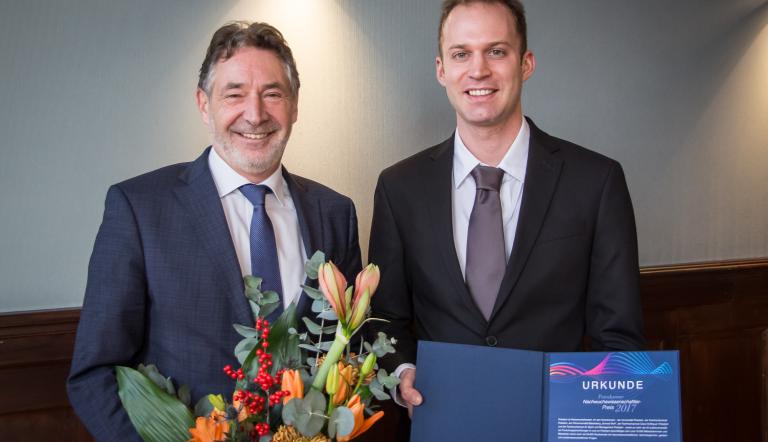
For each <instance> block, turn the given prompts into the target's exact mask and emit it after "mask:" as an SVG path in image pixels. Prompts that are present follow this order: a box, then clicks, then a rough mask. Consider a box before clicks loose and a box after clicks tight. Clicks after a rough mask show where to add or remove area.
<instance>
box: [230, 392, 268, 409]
mask: <svg viewBox="0 0 768 442" xmlns="http://www.w3.org/2000/svg"><path fill="white" fill-rule="evenodd" d="M233 398H234V399H235V400H236V401H240V402H241V403H242V404H243V407H245V409H246V410H248V413H250V414H259V413H261V412H262V411H263V410H264V403H265V402H266V399H264V398H263V397H262V396H258V395H255V394H253V393H251V392H250V391H245V390H238V391H236V392H235V394H234V396H233Z"/></svg>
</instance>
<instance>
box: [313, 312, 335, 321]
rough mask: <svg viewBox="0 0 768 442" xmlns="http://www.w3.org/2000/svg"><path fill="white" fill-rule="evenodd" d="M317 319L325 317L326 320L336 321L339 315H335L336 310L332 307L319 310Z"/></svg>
mask: <svg viewBox="0 0 768 442" xmlns="http://www.w3.org/2000/svg"><path fill="white" fill-rule="evenodd" d="M317 318H318V319H325V320H326V321H338V320H339V317H338V316H337V315H336V312H335V311H333V310H332V309H328V310H325V311H322V312H320V314H318V315H317Z"/></svg>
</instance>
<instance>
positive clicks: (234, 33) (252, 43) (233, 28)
mask: <svg viewBox="0 0 768 442" xmlns="http://www.w3.org/2000/svg"><path fill="white" fill-rule="evenodd" d="M243 47H253V48H259V49H267V50H270V51H272V52H274V53H275V55H277V57H278V58H279V59H280V61H282V62H283V67H284V69H285V74H286V76H288V82H289V83H290V86H291V93H292V94H293V96H294V97H295V96H296V95H297V94H298V92H299V86H300V82H299V72H298V71H297V70H296V61H295V60H294V59H293V53H292V52H291V48H290V47H288V43H286V42H285V39H284V38H283V34H281V33H280V31H278V30H277V28H275V27H274V26H271V25H269V24H267V23H259V22H255V23H249V22H246V21H235V22H230V23H227V24H225V25H224V26H222V27H220V28H219V29H218V30H217V31H216V32H215V33H214V34H213V37H212V38H211V44H210V45H209V46H208V52H206V54H205V60H203V65H202V66H200V76H199V77H198V80H197V87H199V88H200V89H202V90H203V91H205V93H206V94H210V92H211V91H210V87H211V79H212V78H213V72H214V70H215V66H216V63H218V62H219V60H227V59H229V58H230V57H232V56H233V55H235V51H237V50H238V49H240V48H243Z"/></svg>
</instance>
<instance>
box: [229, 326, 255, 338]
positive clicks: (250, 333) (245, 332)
mask: <svg viewBox="0 0 768 442" xmlns="http://www.w3.org/2000/svg"><path fill="white" fill-rule="evenodd" d="M232 327H234V328H235V331H236V332H237V333H238V334H239V335H240V336H242V337H244V338H255V337H258V336H259V331H258V330H256V329H255V328H253V327H246V326H244V325H240V324H232Z"/></svg>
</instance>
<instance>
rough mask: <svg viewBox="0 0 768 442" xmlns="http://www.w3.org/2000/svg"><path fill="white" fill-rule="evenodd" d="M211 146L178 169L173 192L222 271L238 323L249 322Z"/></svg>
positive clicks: (250, 315) (216, 265) (215, 263)
mask: <svg viewBox="0 0 768 442" xmlns="http://www.w3.org/2000/svg"><path fill="white" fill-rule="evenodd" d="M210 149H211V148H210V147H209V148H208V149H206V150H205V152H203V154H202V155H200V157H198V158H197V160H195V161H194V162H193V163H191V164H190V165H189V167H188V168H187V169H186V170H184V172H182V173H181V175H180V176H179V178H180V180H181V181H182V183H181V184H180V185H179V186H178V187H177V188H176V195H177V197H178V198H179V201H180V202H181V204H182V205H183V206H184V207H185V208H186V210H187V211H188V212H189V219H190V220H192V223H193V224H194V226H195V230H196V232H195V233H196V234H197V238H198V239H199V240H200V242H201V243H202V244H203V246H204V247H205V249H206V250H207V252H208V256H210V257H211V262H212V263H213V264H214V267H215V269H216V273H218V274H219V275H221V276H222V280H223V281H225V283H226V287H225V289H226V290H225V291H226V293H227V296H228V297H229V300H230V302H231V303H232V305H233V310H234V315H235V318H236V320H237V321H238V323H240V324H252V323H253V315H252V314H251V308H250V306H249V305H248V301H247V299H246V298H245V295H244V290H245V288H244V286H243V279H242V275H241V274H240V265H239V264H238V261H237V254H236V253H235V248H234V245H233V243H232V235H231V234H230V232H229V227H228V225H227V220H226V217H225V216H224V209H223V208H222V206H221V200H220V198H219V195H218V192H217V191H216V184H215V183H214V181H213V176H212V175H211V171H210V169H209V168H208V152H209V151H210ZM190 271H195V270H194V269H190Z"/></svg>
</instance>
